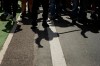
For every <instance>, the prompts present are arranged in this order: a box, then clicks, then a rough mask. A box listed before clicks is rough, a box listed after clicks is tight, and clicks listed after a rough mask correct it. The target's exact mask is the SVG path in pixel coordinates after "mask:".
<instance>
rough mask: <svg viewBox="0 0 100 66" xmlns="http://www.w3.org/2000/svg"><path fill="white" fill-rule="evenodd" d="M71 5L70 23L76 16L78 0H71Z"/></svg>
mask: <svg viewBox="0 0 100 66" xmlns="http://www.w3.org/2000/svg"><path fill="white" fill-rule="evenodd" d="M72 3H73V6H72V13H71V18H72V23H73V24H75V23H76V20H77V18H78V11H79V10H78V5H79V0H72Z"/></svg>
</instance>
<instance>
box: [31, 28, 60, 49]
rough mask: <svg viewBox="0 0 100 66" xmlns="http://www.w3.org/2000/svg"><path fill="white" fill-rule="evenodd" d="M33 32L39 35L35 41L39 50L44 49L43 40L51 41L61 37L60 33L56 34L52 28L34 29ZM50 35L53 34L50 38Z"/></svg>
mask: <svg viewBox="0 0 100 66" xmlns="http://www.w3.org/2000/svg"><path fill="white" fill-rule="evenodd" d="M32 31H33V32H34V33H36V34H37V35H38V37H37V38H36V40H35V43H36V44H37V45H38V48H43V46H42V45H41V40H42V39H45V40H47V41H50V40H52V39H53V38H54V37H59V35H58V33H54V32H53V31H52V30H51V29H50V28H45V29H44V30H39V29H32ZM48 33H49V34H51V36H48V35H49V34H48Z"/></svg>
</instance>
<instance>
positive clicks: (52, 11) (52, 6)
mask: <svg viewBox="0 0 100 66" xmlns="http://www.w3.org/2000/svg"><path fill="white" fill-rule="evenodd" d="M55 10H56V4H55V0H50V16H51V18H53V17H54V16H55Z"/></svg>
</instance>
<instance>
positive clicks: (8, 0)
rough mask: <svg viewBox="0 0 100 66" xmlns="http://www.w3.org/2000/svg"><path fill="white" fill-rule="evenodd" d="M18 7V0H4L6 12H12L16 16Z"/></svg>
mask: <svg viewBox="0 0 100 66" xmlns="http://www.w3.org/2000/svg"><path fill="white" fill-rule="evenodd" d="M17 8H18V0H3V9H4V11H5V12H6V13H9V14H12V12H13V17H15V16H16V12H17Z"/></svg>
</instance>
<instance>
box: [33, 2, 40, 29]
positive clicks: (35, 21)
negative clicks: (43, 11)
mask: <svg viewBox="0 0 100 66" xmlns="http://www.w3.org/2000/svg"><path fill="white" fill-rule="evenodd" d="M32 6H33V7H32V29H33V28H34V27H36V26H37V17H38V13H37V10H38V7H39V0H33V5H32Z"/></svg>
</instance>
